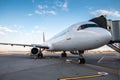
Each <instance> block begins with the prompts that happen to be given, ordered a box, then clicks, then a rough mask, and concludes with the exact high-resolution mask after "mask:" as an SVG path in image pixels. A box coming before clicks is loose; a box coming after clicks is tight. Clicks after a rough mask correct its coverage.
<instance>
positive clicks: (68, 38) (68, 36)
mask: <svg viewBox="0 0 120 80" xmlns="http://www.w3.org/2000/svg"><path fill="white" fill-rule="evenodd" d="M66 40H67V41H69V40H71V36H70V31H69V30H68V31H67V35H66Z"/></svg>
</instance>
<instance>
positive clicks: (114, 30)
mask: <svg viewBox="0 0 120 80" xmlns="http://www.w3.org/2000/svg"><path fill="white" fill-rule="evenodd" d="M89 21H92V22H95V23H97V24H98V25H99V26H100V27H102V28H105V29H108V30H109V31H110V32H111V34H112V40H111V42H110V43H109V44H108V46H109V47H111V48H112V49H114V50H115V51H117V52H119V53H120V20H110V19H109V20H107V19H106V17H105V16H103V15H101V16H100V17H96V18H93V19H91V20H89Z"/></svg>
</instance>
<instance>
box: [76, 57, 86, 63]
mask: <svg viewBox="0 0 120 80" xmlns="http://www.w3.org/2000/svg"><path fill="white" fill-rule="evenodd" d="M85 62H86V61H85V59H84V58H79V59H78V63H79V64H85Z"/></svg>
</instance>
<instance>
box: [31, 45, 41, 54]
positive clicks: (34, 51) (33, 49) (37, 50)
mask: <svg viewBox="0 0 120 80" xmlns="http://www.w3.org/2000/svg"><path fill="white" fill-rule="evenodd" d="M39 53H40V49H39V48H37V47H33V48H32V49H31V54H33V55H36V54H39Z"/></svg>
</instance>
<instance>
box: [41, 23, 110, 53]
mask: <svg viewBox="0 0 120 80" xmlns="http://www.w3.org/2000/svg"><path fill="white" fill-rule="evenodd" d="M86 24H87V26H88V25H90V26H88V27H83V28H82V25H85V26H86ZM92 25H93V26H92ZM94 25H96V24H95V23H93V22H83V23H77V24H74V25H72V26H70V27H69V28H67V29H66V30H64V31H62V32H61V33H59V34H58V35H56V36H54V37H53V38H51V39H50V40H48V41H47V42H45V43H43V45H46V46H49V50H54V51H75V50H89V49H95V48H98V47H101V46H103V45H105V44H107V43H108V42H109V41H110V40H111V33H110V32H109V31H108V30H106V29H104V28H101V27H99V26H97V25H96V26H94Z"/></svg>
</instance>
